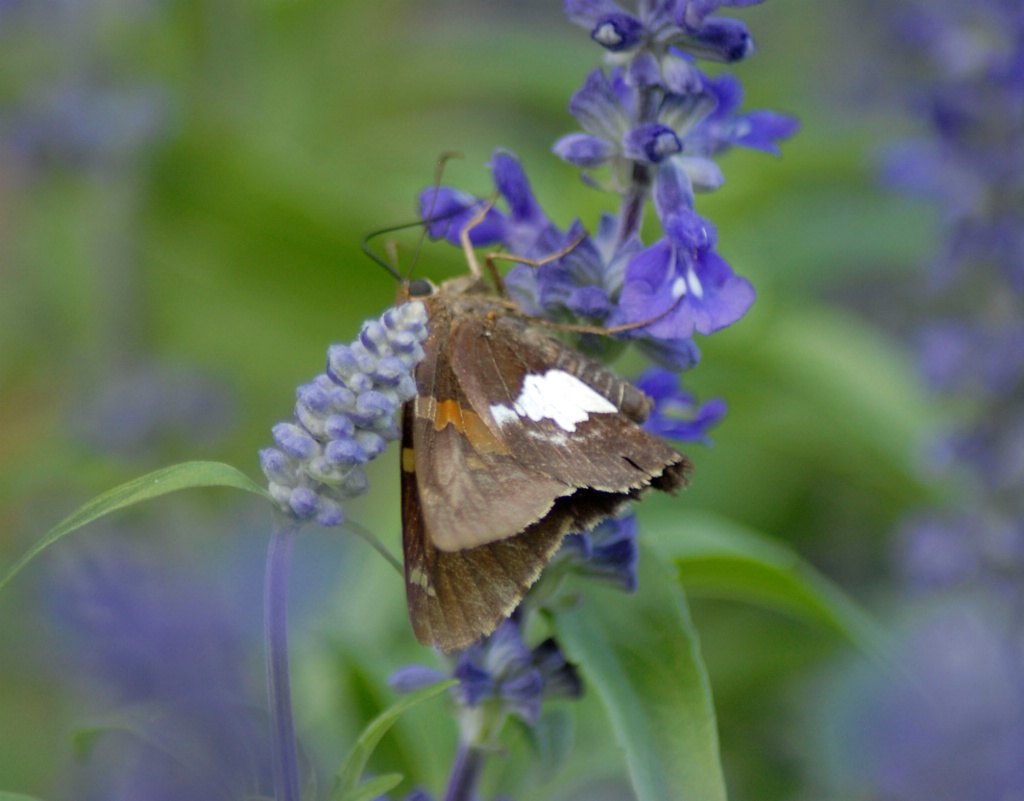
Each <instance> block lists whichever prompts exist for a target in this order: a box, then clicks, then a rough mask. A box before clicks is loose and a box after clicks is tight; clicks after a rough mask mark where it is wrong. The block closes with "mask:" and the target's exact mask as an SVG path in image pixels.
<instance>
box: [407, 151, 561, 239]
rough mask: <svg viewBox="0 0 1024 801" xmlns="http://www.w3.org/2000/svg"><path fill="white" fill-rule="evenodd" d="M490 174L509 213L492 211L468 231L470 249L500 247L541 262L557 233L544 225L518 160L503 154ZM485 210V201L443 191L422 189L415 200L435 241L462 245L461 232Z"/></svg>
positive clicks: (545, 221) (497, 154)
mask: <svg viewBox="0 0 1024 801" xmlns="http://www.w3.org/2000/svg"><path fill="white" fill-rule="evenodd" d="M490 166H491V174H492V176H493V178H494V184H495V186H496V187H497V190H498V194H499V196H500V197H501V198H502V200H503V201H504V202H505V204H506V206H507V207H508V212H503V211H501V210H499V209H496V208H494V207H491V208H490V209H488V211H487V214H486V216H485V217H484V219H483V220H481V221H480V222H479V223H477V224H476V226H475V227H473V229H472V230H471V231H470V233H469V238H470V241H471V242H472V243H473V244H474V245H494V244H497V243H501V244H502V245H504V246H505V247H506V248H508V249H509V251H510V252H512V253H514V254H515V255H517V256H523V257H525V258H543V257H544V256H546V255H549V254H550V253H554V252H556V251H557V250H558V249H559V246H558V244H557V242H558V241H559V236H560V234H559V232H558V231H557V229H556V228H555V227H554V226H553V225H552V224H551V222H550V220H548V218H547V216H546V215H545V214H544V212H543V210H542V209H541V207H540V204H539V203H538V202H537V199H536V198H535V197H534V195H533V190H532V189H531V187H530V182H529V180H528V179H527V177H526V173H525V172H523V168H522V165H520V163H519V160H518V159H517V158H516V157H515V155H513V154H512V153H509V152H508V151H505V150H497V151H495V153H494V155H493V156H492V158H491V165H490ZM485 207H486V203H485V201H483V200H481V199H479V198H475V197H473V196H472V195H467V194H465V193H464V192H459V191H458V190H455V189H450V188H448V187H440V188H439V189H434V188H433V187H431V188H429V189H425V190H424V191H423V192H422V194H421V195H420V214H421V215H422V216H423V218H424V219H425V220H431V222H430V223H428V226H427V231H428V233H429V234H430V236H431V237H432V238H434V239H442V238H443V239H445V240H447V241H448V242H450V243H451V244H453V245H456V246H461V244H462V243H461V235H462V231H463V229H464V228H465V227H466V226H467V225H468V224H469V223H470V222H472V220H473V219H474V218H475V217H476V216H477V215H478V214H479V213H480V212H481V211H482V210H483V209H484V208H485Z"/></svg>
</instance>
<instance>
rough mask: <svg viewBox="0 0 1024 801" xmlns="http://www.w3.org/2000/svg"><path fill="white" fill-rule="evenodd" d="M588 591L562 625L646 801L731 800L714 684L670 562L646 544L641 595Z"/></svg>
mask: <svg viewBox="0 0 1024 801" xmlns="http://www.w3.org/2000/svg"><path fill="white" fill-rule="evenodd" d="M583 591H584V592H585V594H586V598H585V600H584V602H583V603H580V604H578V605H577V606H576V607H574V608H573V609H570V610H568V611H565V612H559V613H558V614H557V615H555V616H554V624H555V626H556V628H557V629H558V632H559V641H560V642H561V643H562V645H563V647H565V648H566V650H567V652H568V654H569V656H570V658H571V659H572V660H573V661H574V662H576V663H577V664H578V665H579V666H580V669H581V670H582V671H583V674H584V677H585V679H586V682H587V686H588V687H593V688H594V689H595V690H596V691H597V693H598V695H599V696H600V697H601V700H602V701H603V703H604V705H605V707H606V708H607V710H608V714H609V716H610V718H611V721H612V727H613V729H614V731H615V736H616V739H617V740H618V742H619V745H621V746H622V748H623V749H624V750H625V752H626V763H627V765H628V766H629V772H630V775H631V777H632V781H633V788H634V789H635V791H636V794H637V798H638V799H639V801H724V799H725V797H726V793H725V782H724V779H723V777H722V768H721V764H720V759H719V751H718V734H717V731H716V728H715V712H714V706H713V704H712V700H711V688H710V685H709V683H708V679H707V674H706V672H705V669H704V662H703V659H702V658H701V655H700V646H699V643H698V641H697V634H696V632H695V631H694V628H693V624H692V622H691V621H690V615H689V611H688V609H687V606H686V599H685V597H684V596H683V593H682V591H681V590H680V588H679V586H678V584H677V582H676V581H675V580H674V574H673V569H672V566H671V565H670V564H667V563H665V562H664V561H663V560H662V559H661V557H660V556H659V555H658V554H657V553H655V552H654V551H651V550H650V549H647V548H646V547H645V548H644V549H643V552H642V553H641V556H640V589H639V591H638V592H637V593H635V594H633V595H626V594H624V593H622V592H618V591H616V590H613V589H610V588H608V589H606V588H604V587H601V586H596V585H595V584H593V583H591V584H588V585H587V586H586V588H585V589H584V590H583Z"/></svg>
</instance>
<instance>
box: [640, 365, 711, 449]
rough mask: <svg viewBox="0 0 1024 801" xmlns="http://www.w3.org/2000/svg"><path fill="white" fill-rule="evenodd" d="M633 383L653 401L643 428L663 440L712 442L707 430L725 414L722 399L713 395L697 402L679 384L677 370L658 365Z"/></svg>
mask: <svg viewBox="0 0 1024 801" xmlns="http://www.w3.org/2000/svg"><path fill="white" fill-rule="evenodd" d="M635 383H636V386H637V388H638V389H641V390H643V391H644V392H645V393H646V394H647V395H648V396H650V397H651V398H652V399H653V400H654V411H652V412H651V416H650V417H648V418H647V421H646V422H645V423H644V428H646V429H647V430H648V431H650V432H651V433H652V434H657V435H658V436H660V437H665V438H666V439H674V440H678V441H680V442H703V443H704V444H705V445H710V444H711V439H710V437H708V434H707V431H708V429H709V428H711V427H712V426H715V425H718V423H719V422H721V420H722V418H723V417H725V412H726V404H725V401H723V400H721V399H720V398H715V399H714V400H710V401H708V402H707V403H704V404H698V403H697V401H696V399H695V398H694V396H693V395H692V394H691V393H689V392H685V391H684V390H683V389H682V388H681V387H680V386H679V374H678V373H676V372H674V371H672V370H665V369H662V368H660V367H652V368H650V369H648V370H647V371H646V372H644V373H643V375H641V376H640V378H639V379H637V381H636V382H635Z"/></svg>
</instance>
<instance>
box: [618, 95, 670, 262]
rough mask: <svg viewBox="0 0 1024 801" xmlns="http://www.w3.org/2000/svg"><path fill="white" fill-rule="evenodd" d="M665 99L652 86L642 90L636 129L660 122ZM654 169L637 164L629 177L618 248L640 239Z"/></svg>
mask: <svg viewBox="0 0 1024 801" xmlns="http://www.w3.org/2000/svg"><path fill="white" fill-rule="evenodd" d="M660 101H661V95H660V94H659V93H658V92H657V91H656V90H655V88H654V87H652V86H642V87H639V91H638V99H637V107H636V118H635V119H634V120H633V121H632V122H633V124H634V125H641V124H643V123H647V122H655V121H656V120H657V119H658V104H659V103H660ZM651 172H652V171H651V165H649V164H645V163H643V162H639V161H635V162H633V170H632V174H631V175H630V177H629V188H628V189H627V190H626V193H625V195H623V198H622V203H621V205H620V206H619V229H618V231H616V233H615V247H616V248H619V247H622V245H624V244H625V243H626V240H627V239H629V238H630V237H631V236H634V235H636V236H639V235H640V226H641V225H642V224H643V221H644V204H645V203H646V202H647V197H648V195H649V194H650V191H651Z"/></svg>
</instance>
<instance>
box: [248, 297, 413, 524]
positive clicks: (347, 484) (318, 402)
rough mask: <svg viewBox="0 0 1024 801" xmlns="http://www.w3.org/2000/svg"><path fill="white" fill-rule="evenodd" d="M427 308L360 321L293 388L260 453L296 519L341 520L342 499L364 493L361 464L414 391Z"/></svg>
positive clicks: (379, 446) (393, 432) (273, 490)
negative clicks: (287, 415) (291, 416)
mask: <svg viewBox="0 0 1024 801" xmlns="http://www.w3.org/2000/svg"><path fill="white" fill-rule="evenodd" d="M426 336H427V328H426V309H425V308H424V306H423V304H422V303H420V302H418V301H414V302H411V303H406V304H404V305H402V306H396V307H394V308H391V309H388V310H387V311H386V312H384V314H383V315H382V316H381V318H380V320H370V321H368V322H367V323H366V324H364V326H363V328H362V331H361V332H360V334H359V337H358V339H356V341H355V342H353V343H352V344H351V345H332V346H331V347H330V348H329V349H328V352H327V371H326V372H325V373H324V374H322V375H319V376H317V377H316V378H315V379H314V380H313V381H312V382H311V383H309V384H305V385H303V386H301V387H299V388H298V390H297V391H296V397H297V403H296V404H295V422H294V423H279V424H278V425H276V426H274V429H273V435H274V443H275V444H276V445H277V448H266V449H264V450H262V451H260V467H261V468H262V469H263V473H264V475H265V476H266V477H267V479H268V481H269V482H270V494H271V495H272V496H273V497H274V500H275V501H277V503H278V505H279V507H280V508H281V510H282V511H283V512H285V514H287V515H288V516H290V517H292V518H294V519H296V520H310V519H313V518H315V519H316V520H317V522H318V523H320V525H322V526H339V525H341V524H342V523H343V522H344V520H345V515H344V513H343V511H342V506H341V504H342V501H343V500H344V499H346V498H351V497H354V496H356V495H360V494H362V493H363V492H365V491H366V489H367V487H368V482H367V478H366V474H365V473H364V472H363V469H362V467H361V465H363V464H365V463H366V462H368V461H370V460H372V459H375V458H376V457H377V456H379V455H380V454H381V453H383V451H384V448H385V447H386V445H387V443H388V442H390V441H393V440H396V439H398V437H399V433H400V432H399V430H398V424H397V423H396V421H395V413H396V412H397V410H398V409H399V407H400V406H401V405H402V404H403V403H404V402H405V401H407V400H411V399H412V398H413V397H415V395H416V384H415V382H414V381H413V378H412V371H413V368H415V366H416V365H417V364H418V363H419V361H420V360H421V359H422V358H423V347H422V346H421V345H420V343H421V342H422V341H423V340H424V339H425V338H426Z"/></svg>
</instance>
